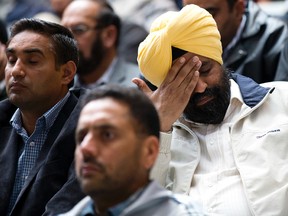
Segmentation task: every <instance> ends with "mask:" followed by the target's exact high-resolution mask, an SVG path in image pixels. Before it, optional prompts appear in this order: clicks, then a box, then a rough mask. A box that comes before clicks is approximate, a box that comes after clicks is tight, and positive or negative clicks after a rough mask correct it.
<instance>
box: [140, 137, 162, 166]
mask: <svg viewBox="0 0 288 216" xmlns="http://www.w3.org/2000/svg"><path fill="white" fill-rule="evenodd" d="M158 153H159V139H158V138H157V137H156V136H149V137H147V138H145V140H144V142H143V151H142V156H143V158H142V159H143V161H142V162H143V167H145V168H146V169H147V170H150V169H151V168H152V167H153V165H154V163H155V161H156V159H157V157H158Z"/></svg>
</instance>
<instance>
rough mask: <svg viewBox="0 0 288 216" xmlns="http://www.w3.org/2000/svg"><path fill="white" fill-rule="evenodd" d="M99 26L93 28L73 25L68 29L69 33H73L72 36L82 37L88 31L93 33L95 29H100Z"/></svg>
mask: <svg viewBox="0 0 288 216" xmlns="http://www.w3.org/2000/svg"><path fill="white" fill-rule="evenodd" d="M100 28H101V27H100V26H95V27H90V26H87V25H84V24H81V25H75V26H72V27H71V28H69V29H70V31H71V32H72V33H73V35H74V36H80V35H83V34H84V33H86V32H88V31H92V30H93V31H94V30H96V29H100Z"/></svg>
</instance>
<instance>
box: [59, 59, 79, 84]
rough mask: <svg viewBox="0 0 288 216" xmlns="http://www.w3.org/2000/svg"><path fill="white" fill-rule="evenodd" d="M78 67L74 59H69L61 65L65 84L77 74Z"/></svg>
mask: <svg viewBox="0 0 288 216" xmlns="http://www.w3.org/2000/svg"><path fill="white" fill-rule="evenodd" d="M76 70H77V67H76V65H75V63H74V62H73V61H68V62H67V63H66V64H64V65H62V66H61V71H62V74H63V75H62V81H63V84H66V85H68V84H69V83H70V82H71V81H72V80H73V79H74V76H75V74H76Z"/></svg>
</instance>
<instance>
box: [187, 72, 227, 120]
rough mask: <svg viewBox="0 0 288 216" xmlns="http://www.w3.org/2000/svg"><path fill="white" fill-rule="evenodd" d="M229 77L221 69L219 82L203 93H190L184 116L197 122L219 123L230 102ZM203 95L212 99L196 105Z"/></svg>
mask: <svg viewBox="0 0 288 216" xmlns="http://www.w3.org/2000/svg"><path fill="white" fill-rule="evenodd" d="M229 78H230V77H229V72H228V71H225V70H224V69H223V76H222V78H221V80H220V84H218V85H216V86H214V87H212V88H207V89H206V90H205V91H204V92H203V93H196V94H194V95H192V96H191V98H190V100H189V102H188V105H187V106H186V108H185V110H184V115H185V117H186V118H188V119H189V120H191V121H193V122H197V123H204V124H220V123H221V122H222V121H223V119H224V117H225V114H226V111H227V108H228V106H229V103H230V81H229ZM204 97H212V98H213V99H212V100H210V101H208V102H207V103H205V104H203V105H197V104H198V102H199V101H201V99H203V98H204Z"/></svg>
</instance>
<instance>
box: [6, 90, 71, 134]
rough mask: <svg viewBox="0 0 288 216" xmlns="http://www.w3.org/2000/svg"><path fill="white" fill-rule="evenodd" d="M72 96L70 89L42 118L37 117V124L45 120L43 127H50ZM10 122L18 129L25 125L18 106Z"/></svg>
mask: <svg viewBox="0 0 288 216" xmlns="http://www.w3.org/2000/svg"><path fill="white" fill-rule="evenodd" d="M69 96H70V92H69V91H68V92H67V94H66V95H65V96H64V97H63V98H62V99H61V100H60V101H58V102H57V103H56V104H55V105H54V106H53V107H52V108H51V109H49V110H48V111H47V112H45V113H44V114H43V115H42V116H41V117H40V118H38V119H37V122H36V125H37V124H38V122H40V121H41V122H43V127H44V129H45V130H46V129H49V128H50V127H51V126H52V125H53V123H54V121H55V119H56V117H57V116H58V113H59V112H60V110H61V109H62V107H63V106H64V104H65V103H66V101H67V100H68V97H69ZM10 124H11V125H12V126H13V127H14V128H15V129H16V130H17V131H19V130H21V129H22V127H23V125H22V118H21V111H20V109H19V108H18V109H17V110H16V111H15V113H14V114H13V116H12V118H11V119H10Z"/></svg>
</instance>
